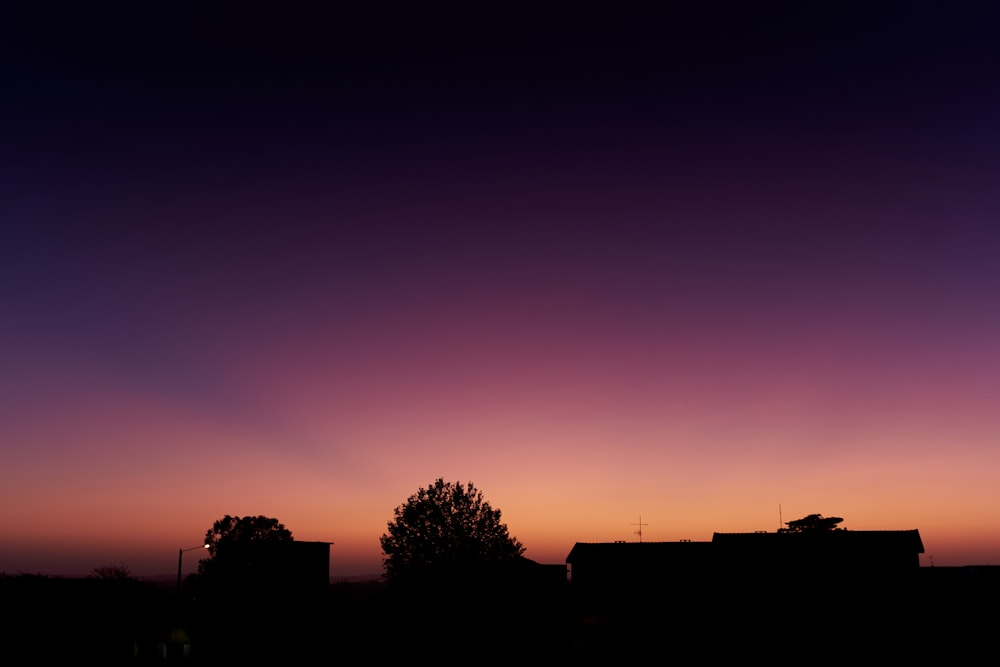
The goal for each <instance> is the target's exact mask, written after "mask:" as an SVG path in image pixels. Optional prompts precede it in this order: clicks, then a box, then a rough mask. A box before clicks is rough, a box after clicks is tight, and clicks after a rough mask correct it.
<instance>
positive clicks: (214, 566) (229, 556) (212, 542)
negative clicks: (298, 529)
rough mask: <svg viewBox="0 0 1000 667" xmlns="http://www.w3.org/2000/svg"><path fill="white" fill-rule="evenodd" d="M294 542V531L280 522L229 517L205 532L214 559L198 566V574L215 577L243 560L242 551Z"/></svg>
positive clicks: (251, 517) (268, 518)
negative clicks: (249, 548)
mask: <svg viewBox="0 0 1000 667" xmlns="http://www.w3.org/2000/svg"><path fill="white" fill-rule="evenodd" d="M291 541H292V531H290V530H288V529H287V528H285V526H284V525H283V524H282V523H280V522H279V521H278V520H277V519H273V518H271V517H266V516H262V515H258V516H243V517H240V516H229V515H228V514H227V515H226V516H224V517H222V518H221V519H219V520H218V521H216V522H215V523H214V524H212V527H211V528H210V529H209V530H208V532H206V533H205V544H207V545H208V553H209V555H210V557H209V558H203V559H202V560H201V561H200V562H199V563H198V571H199V572H200V573H201V574H204V575H212V574H214V573H216V572H217V571H219V570H222V569H226V568H228V567H229V566H231V565H233V560H234V559H238V558H239V557H240V552H241V551H245V550H246V548H247V547H250V546H252V545H256V544H263V543H269V542H291Z"/></svg>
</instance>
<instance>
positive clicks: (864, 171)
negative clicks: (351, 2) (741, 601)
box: [0, 2, 1000, 578]
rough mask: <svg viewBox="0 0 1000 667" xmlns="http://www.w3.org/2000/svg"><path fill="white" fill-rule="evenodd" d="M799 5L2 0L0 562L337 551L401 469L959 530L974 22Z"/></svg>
mask: <svg viewBox="0 0 1000 667" xmlns="http://www.w3.org/2000/svg"><path fill="white" fill-rule="evenodd" d="M798 5H799V3H787V4H782V3H777V4H773V5H768V6H767V7H765V8H761V7H752V8H751V7H746V6H744V7H742V8H738V7H737V6H736V5H729V4H726V3H721V4H715V5H713V6H712V7H711V8H704V9H690V8H687V9H678V8H676V7H671V6H669V5H667V4H666V3H664V4H663V5H661V6H658V7H656V8H649V7H644V6H641V5H638V4H633V5H628V6H627V7H625V8H618V9H609V8H605V9H599V10H592V9H581V8H580V7H579V6H578V7H576V8H568V7H563V6H559V5H551V6H547V7H545V8H542V9H538V8H535V9H534V10H532V11H528V10H527V9H525V10H523V11H522V10H520V9H518V8H517V7H516V6H514V5H510V6H504V7H497V8H496V9H494V10H492V11H491V12H487V11H486V10H483V9H482V8H479V9H477V10H475V11H473V10H468V9H466V10H464V13H455V12H454V11H448V12H446V11H445V10H444V9H439V10H432V9H426V8H422V9H413V8H410V9H407V10H398V9H397V8H395V7H393V6H392V5H384V6H380V7H379V9H378V10H377V11H376V10H374V9H372V10H342V9H336V10H334V9H329V8H327V9H324V10H317V9H315V8H312V7H309V6H299V7H297V8H293V9H281V10H278V9H275V8H273V7H268V6H264V5H254V4H253V3H250V4H247V3H240V4H238V5H235V4H234V5H232V6H228V5H224V4H221V5H213V7H212V8H205V7H204V6H199V7H195V6H194V5H192V6H186V5H184V4H183V3H182V4H181V5H173V4H172V5H170V6H169V7H167V6H162V7H156V8H154V7H151V6H149V5H148V4H145V3H143V5H142V6H141V7H138V8H137V7H135V6H133V5H130V4H123V5H122V6H121V7H118V8H116V9H107V10H104V9H102V10H100V12H99V11H98V10H95V9H94V8H92V7H90V6H87V7H80V6H77V5H70V4H67V6H66V7H65V10H64V11H49V10H50V9H51V7H50V8H48V9H47V10H46V11H45V12H42V11H40V10H38V9H33V8H31V7H29V6H28V5H27V4H25V5H23V6H22V5H21V4H19V3H6V4H5V6H4V9H3V10H2V12H3V16H2V17H0V18H2V20H0V24H2V25H3V28H0V30H2V31H3V34H2V35H0V37H2V39H0V44H2V46H0V62H2V68H0V87H2V88H0V89H2V90H3V91H4V94H3V95H2V96H0V141H2V145H3V149H2V150H0V234H2V236H0V455H2V459H0V460H2V465H0V502H2V504H3V506H4V507H5V512H4V513H3V514H2V515H0V572H7V573H17V572H42V573H49V574H60V575H67V576H69V575H76V574H86V573H88V572H89V571H90V570H92V569H93V568H95V567H99V566H105V565H109V564H125V565H127V566H128V567H129V568H130V570H131V571H132V572H133V573H134V574H137V575H144V576H146V575H148V576H152V575H156V574H164V573H166V574H169V573H171V572H174V571H175V570H176V554H177V550H178V549H179V548H188V547H193V546H197V545H198V544H199V543H200V542H201V540H202V537H203V535H204V534H205V531H206V530H208V529H209V528H210V527H211V525H212V523H213V522H214V521H215V520H216V519H218V518H221V517H222V516H223V515H225V514H232V515H240V516H243V515H256V514H264V515H267V516H273V517H276V518H278V519H279V520H280V521H281V522H282V523H283V524H284V525H285V526H286V527H287V528H289V529H290V530H291V531H292V533H293V535H294V537H295V538H296V539H302V540H322V541H329V542H333V543H334V544H333V546H332V547H331V575H332V576H333V577H335V578H336V577H349V576H356V575H364V574H372V573H375V574H377V573H379V572H381V569H382V567H381V559H382V554H381V551H380V547H379V541H378V538H379V536H380V535H381V534H382V533H383V532H384V530H385V527H386V523H387V522H388V521H390V520H391V519H392V513H393V509H394V508H395V507H396V506H398V505H400V504H402V503H404V502H405V501H406V500H407V498H408V497H409V496H410V495H412V494H414V493H416V491H417V490H418V488H420V487H426V486H428V485H430V484H431V483H433V481H434V480H435V479H437V478H439V477H443V478H444V479H445V480H446V481H461V482H470V481H471V482H473V483H474V484H475V485H476V487H477V488H479V489H480V490H482V491H483V493H484V496H485V498H486V500H488V501H489V502H490V503H491V504H492V505H493V506H494V507H495V508H498V509H500V510H501V512H502V517H503V520H504V522H505V523H506V524H507V526H508V528H509V530H510V533H511V534H512V535H513V536H515V537H516V538H517V539H518V540H520V541H521V542H522V544H523V545H524V546H525V547H526V552H525V555H526V556H527V557H529V558H532V559H534V560H537V561H539V562H544V563H561V562H564V561H565V557H566V555H567V554H568V553H569V551H570V549H571V548H572V546H573V544H574V543H575V542H588V541H590V542H597V541H614V540H636V539H639V536H638V535H637V534H636V531H637V530H638V526H637V524H638V523H640V521H641V523H642V524H643V525H642V539H643V540H644V541H671V540H679V539H691V540H709V539H711V537H712V534H713V532H741V531H757V530H768V531H770V530H775V529H777V528H778V527H780V526H781V522H782V521H789V520H792V519H796V518H800V517H802V516H805V515H807V514H813V513H820V514H823V515H827V516H831V515H832V516H839V517H843V518H844V522H843V524H842V526H843V527H845V528H847V529H853V530H882V529H886V530H907V529H914V528H916V529H919V531H920V534H921V536H922V538H923V543H924V546H925V549H926V553H925V554H924V555H922V556H921V563H922V564H924V565H929V564H931V563H933V564H935V565H970V564H1000V496H998V492H997V480H998V479H1000V425H998V418H1000V417H998V416H1000V353H998V343H997V341H1000V309H998V306H997V304H998V303H1000V271H998V268H997V267H998V261H997V259H998V254H1000V253H998V251H1000V225H998V220H1000V188H998V187H997V183H998V182H1000V158H998V156H1000V128H998V123H997V120H996V119H997V118H1000V88H998V85H1000V84H998V81H997V72H998V71H1000V69H998V66H1000V47H998V45H997V42H996V40H995V26H996V25H997V20H998V19H1000V14H998V13H997V11H996V10H995V9H990V8H984V7H974V6H973V4H971V3H970V4H968V5H963V4H962V3H948V4H945V3H937V4H934V3H913V2H910V3H900V4H894V3H884V4H880V5H879V6H878V7H876V8H871V7H866V8H864V9H859V8H857V7H856V6H854V5H851V4H850V3H846V4H844V5H842V6H822V7H810V8H804V7H801V6H798ZM640 517H641V519H640ZM196 565H197V552H191V553H189V554H187V555H186V556H185V562H184V569H185V571H192V570H193V569H194V568H195V567H196Z"/></svg>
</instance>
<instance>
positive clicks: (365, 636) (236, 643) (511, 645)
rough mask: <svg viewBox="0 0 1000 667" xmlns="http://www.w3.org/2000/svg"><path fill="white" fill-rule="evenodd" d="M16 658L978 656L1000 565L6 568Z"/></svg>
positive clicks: (787, 660)
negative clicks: (289, 577)
mask: <svg viewBox="0 0 1000 667" xmlns="http://www.w3.org/2000/svg"><path fill="white" fill-rule="evenodd" d="M0 594H2V598H0V599H2V600H3V606H4V617H5V619H7V620H6V622H5V623H4V625H3V634H2V638H3V640H4V641H3V645H4V651H5V652H6V653H7V656H8V657H13V656H22V657H23V658H26V659H27V661H28V662H40V661H43V660H49V659H58V660H75V661H83V660H87V661H99V662H100V664H110V663H129V664H143V663H163V662H187V663H189V664H195V663H207V662H212V663H215V664H234V663H237V662H242V661H252V662H254V663H256V662H260V661H267V660H275V661H281V662H282V663H284V662H287V661H290V660H299V659H309V660H313V659H316V658H320V659H325V660H342V659H350V658H351V657H352V656H365V659H366V660H374V661H377V662H380V663H386V662H390V663H391V662H395V661H400V662H403V661H407V662H412V661H413V660H420V661H424V660H428V659H436V658H445V659H451V658H461V659H482V660H488V661H490V662H492V661H498V662H523V661H528V660H531V661H535V660H539V659H546V658H548V659H557V660H566V659H571V660H574V661H577V662H584V663H591V662H597V661H605V660H616V661H617V660H621V659H626V658H640V657H643V658H647V657H650V656H652V657H658V658H660V659H671V660H673V659H676V660H685V661H686V660H691V659H709V660H713V659H739V660H747V659H751V658H755V659H757V660H760V659H764V660H767V662H768V663H770V664H792V663H801V662H803V661H809V662H812V661H822V662H824V663H825V662H829V661H832V660H837V659H850V660H852V661H853V660H864V661H865V662H871V661H873V660H874V661H882V660H885V661H897V660H901V659H904V660H913V661H916V662H917V664H927V663H930V662H938V661H941V662H944V661H947V662H948V663H953V664H954V663H958V664H963V663H973V662H977V661H979V660H981V659H982V658H983V657H985V656H987V655H992V654H993V653H992V652H993V648H994V635H995V632H996V628H997V627H1000V606H998V603H997V600H1000V595H998V594H1000V567H984V568H922V569H921V570H920V572H919V573H918V574H917V575H916V576H914V577H913V578H911V579H910V580H907V581H896V582H882V584H880V583H879V582H865V584H864V585H863V586H862V585H852V584H851V582H843V581H841V582H836V583H835V584H834V583H831V584H830V585H824V584H823V582H822V580H820V581H814V582H811V583H809V584H803V582H797V583H796V582H779V583H777V584H774V585H772V584H771V583H768V582H751V584H748V585H744V586H733V585H730V584H727V585H726V586H725V587H722V586H715V587H710V588H709V589H705V588H704V587H703V586H697V587H695V586H688V587H684V586H683V585H680V586H678V587H677V588H676V589H675V590H656V591H649V590H644V589H643V587H642V586H641V585H637V586H631V587H629V586H623V589H622V590H616V591H611V592H609V591H604V592H602V593H601V594H590V595H583V594H581V592H580V591H574V590H573V589H572V588H571V587H569V586H566V587H558V588H549V589H547V590H544V591H526V590H523V589H520V590H519V589H518V588H517V587H510V586H501V587H497V586H492V587H482V586H455V585H449V586H447V587H443V588H441V587H438V588H430V587H426V586H424V587H419V588H415V589H412V590H406V591H399V590H392V589H389V588H386V587H385V586H384V585H382V584H381V583H379V582H368V583H356V584H346V583H345V584H335V585H332V586H330V587H329V589H327V590H323V591H314V592H312V593H311V594H308V595H297V596H294V597H292V596H289V595H287V594H283V593H281V592H280V591H261V590H240V591H227V593H226V595H225V596H222V595H220V594H218V592H215V593H214V594H212V593H206V592H205V591H200V592H199V591H190V590H185V591H184V592H183V593H182V594H180V595H179V594H178V593H177V592H176V591H173V590H164V589H162V588H158V587H156V586H155V585H153V584H150V583H147V582H140V581H136V580H133V579H122V580H98V579H85V580H72V579H56V578H47V577H38V576H31V575H18V576H10V575H7V576H3V577H2V578H0Z"/></svg>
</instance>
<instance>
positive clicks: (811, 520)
mask: <svg viewBox="0 0 1000 667" xmlns="http://www.w3.org/2000/svg"><path fill="white" fill-rule="evenodd" d="M841 521H843V519H841V518H840V517H839V516H827V517H824V516H822V515H821V514H810V515H808V516H804V517H802V518H801V519H795V520H794V521H786V522H785V525H786V526H788V528H779V529H778V532H779V533H813V532H822V531H825V530H840V528H837V524H838V523H840V522H841Z"/></svg>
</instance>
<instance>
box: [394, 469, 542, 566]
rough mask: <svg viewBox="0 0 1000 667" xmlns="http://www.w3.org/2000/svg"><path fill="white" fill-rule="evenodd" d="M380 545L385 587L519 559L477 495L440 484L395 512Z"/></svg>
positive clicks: (514, 544) (493, 512)
mask: <svg viewBox="0 0 1000 667" xmlns="http://www.w3.org/2000/svg"><path fill="white" fill-rule="evenodd" d="M380 541H381V543H382V552H383V554H384V555H385V558H384V559H383V561H382V562H383V565H384V567H385V574H386V577H387V578H388V579H389V580H390V581H393V580H397V581H398V580H400V579H405V578H414V577H420V576H429V575H432V574H435V573H440V572H442V571H443V570H445V569H448V568H454V567H458V568H466V567H470V566H477V565H482V564H488V563H496V562H500V561H510V560H515V559H518V558H519V557H520V556H521V554H522V553H524V547H523V546H522V545H521V543H520V542H518V541H517V540H516V539H515V538H513V537H511V536H510V534H509V533H508V531H507V526H506V525H504V524H503V523H502V522H501V520H500V510H498V509H493V508H492V507H491V506H490V504H489V503H488V502H486V501H485V500H483V494H482V491H480V490H479V489H477V488H476V487H475V486H474V485H473V484H472V483H471V482H469V483H468V484H465V485H463V484H462V483H461V482H457V483H452V482H445V481H444V479H442V478H438V479H437V480H436V481H435V482H434V483H433V484H431V485H430V486H428V487H427V488H426V489H425V488H420V489H419V490H418V491H417V492H416V493H415V494H413V495H412V496H410V498H409V499H408V500H407V501H406V502H405V503H404V504H402V505H400V506H399V507H397V508H396V509H395V511H394V517H393V520H392V521H390V522H389V523H388V526H387V530H386V532H385V533H384V534H383V535H382V537H381V538H380Z"/></svg>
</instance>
